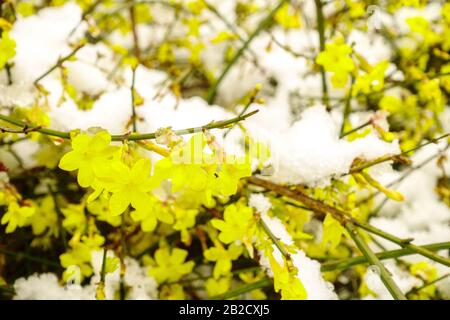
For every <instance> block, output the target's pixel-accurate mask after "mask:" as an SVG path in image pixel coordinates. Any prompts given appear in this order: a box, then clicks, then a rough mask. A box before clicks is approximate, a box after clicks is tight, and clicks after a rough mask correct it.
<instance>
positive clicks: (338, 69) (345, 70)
mask: <svg viewBox="0 0 450 320" xmlns="http://www.w3.org/2000/svg"><path fill="white" fill-rule="evenodd" d="M352 51H353V50H352V48H351V47H350V46H349V45H347V44H345V43H344V39H343V38H341V37H339V38H337V39H336V40H335V42H332V43H327V44H326V46H325V50H324V51H322V52H321V53H320V54H319V55H318V56H317V58H316V63H317V64H319V65H321V66H323V67H324V69H325V70H326V71H328V72H332V73H333V76H332V77H331V82H332V83H333V85H334V86H335V87H336V88H342V87H344V86H345V85H346V84H347V82H348V79H349V74H350V72H352V71H353V70H355V63H354V62H353V60H352V58H351V57H350V54H351V53H352Z"/></svg>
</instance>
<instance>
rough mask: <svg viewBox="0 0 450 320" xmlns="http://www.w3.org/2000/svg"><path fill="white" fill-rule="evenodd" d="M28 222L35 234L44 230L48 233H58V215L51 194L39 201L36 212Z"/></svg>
mask: <svg viewBox="0 0 450 320" xmlns="http://www.w3.org/2000/svg"><path fill="white" fill-rule="evenodd" d="M30 224H31V228H32V230H33V234H35V235H42V234H43V233H44V232H45V231H46V230H48V234H49V235H55V236H57V235H58V233H59V229H58V215H57V213H56V211H55V204H54V201H53V197H52V196H46V197H45V198H44V199H42V201H40V203H39V207H38V208H37V210H36V213H35V214H33V215H32V216H31V218H30Z"/></svg>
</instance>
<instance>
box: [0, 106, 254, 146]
mask: <svg viewBox="0 0 450 320" xmlns="http://www.w3.org/2000/svg"><path fill="white" fill-rule="evenodd" d="M258 111H259V110H255V111H252V112H249V113H247V114H244V115H242V116H237V117H235V118H232V119H228V120H221V121H213V122H211V123H209V124H207V125H204V126H201V127H193V128H187V129H181V130H175V131H174V133H175V134H177V135H180V136H181V135H186V134H192V133H196V132H201V131H204V130H211V129H221V128H226V127H228V126H230V125H232V124H234V123H236V122H240V121H243V120H245V119H247V118H248V117H251V116H253V115H254V114H256V113H257V112H258ZM0 120H3V121H5V122H8V123H10V124H13V125H15V126H18V127H22V129H23V130H22V131H23V133H26V129H27V128H36V127H35V126H33V125H32V124H29V123H26V122H24V121H21V120H17V119H14V118H12V117H10V116H6V115H3V114H0ZM34 131H36V132H39V133H42V134H45V135H48V136H53V137H58V138H62V139H70V133H69V132H63V131H57V130H52V129H46V128H36V129H35V130H34ZM155 138H156V133H154V132H153V133H142V134H141V133H129V134H121V135H112V136H111V140H112V141H125V140H128V141H136V140H148V139H155Z"/></svg>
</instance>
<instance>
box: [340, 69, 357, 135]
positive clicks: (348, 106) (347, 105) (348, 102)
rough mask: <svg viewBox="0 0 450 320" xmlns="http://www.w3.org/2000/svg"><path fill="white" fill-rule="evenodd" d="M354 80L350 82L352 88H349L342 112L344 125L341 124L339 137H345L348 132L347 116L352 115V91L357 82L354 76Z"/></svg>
mask: <svg viewBox="0 0 450 320" xmlns="http://www.w3.org/2000/svg"><path fill="white" fill-rule="evenodd" d="M351 78H352V81H351V84H350V89H349V90H348V96H347V100H346V101H345V107H344V112H343V114H342V125H341V131H340V133H339V138H343V137H344V136H345V135H347V134H348V133H344V129H345V124H346V123H347V118H348V116H349V115H350V112H351V101H352V91H353V84H354V83H355V78H354V77H353V76H352V77H351Z"/></svg>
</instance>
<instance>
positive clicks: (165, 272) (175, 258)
mask: <svg viewBox="0 0 450 320" xmlns="http://www.w3.org/2000/svg"><path fill="white" fill-rule="evenodd" d="M187 254H188V252H187V251H186V250H183V249H178V248H174V249H173V250H172V252H170V249H169V248H160V249H158V250H156V252H155V261H156V264H157V266H156V267H150V268H149V270H148V273H149V275H150V276H152V277H154V278H155V279H156V281H158V283H162V282H165V281H169V282H173V281H178V280H180V279H181V277H183V276H184V275H186V274H188V273H190V272H191V271H192V269H193V268H194V262H193V261H188V262H184V261H185V260H186V257H187Z"/></svg>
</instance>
